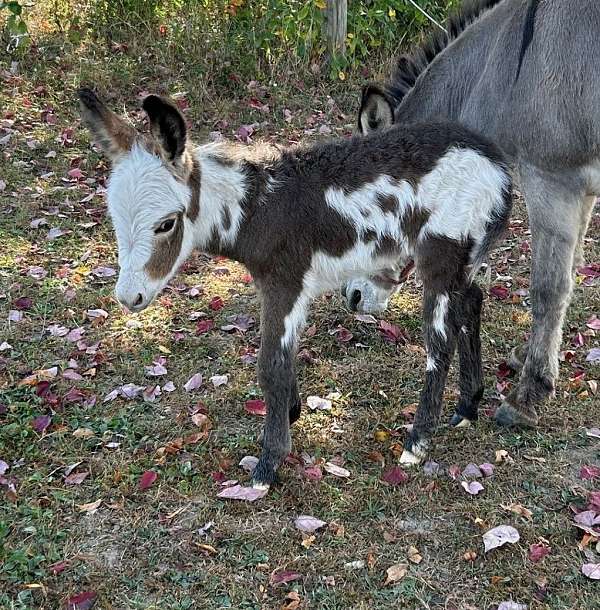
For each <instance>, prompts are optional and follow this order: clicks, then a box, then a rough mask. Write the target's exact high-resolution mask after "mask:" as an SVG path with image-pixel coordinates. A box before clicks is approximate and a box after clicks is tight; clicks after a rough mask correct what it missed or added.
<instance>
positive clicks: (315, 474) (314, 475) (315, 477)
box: [304, 466, 323, 481]
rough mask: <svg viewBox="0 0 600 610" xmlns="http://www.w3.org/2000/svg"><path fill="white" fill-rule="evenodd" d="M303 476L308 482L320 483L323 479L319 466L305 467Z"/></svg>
mask: <svg viewBox="0 0 600 610" xmlns="http://www.w3.org/2000/svg"><path fill="white" fill-rule="evenodd" d="M304 476H305V477H306V478H307V479H309V480H310V481H320V480H321V479H322V478H323V472H322V471H321V468H320V467H319V466H307V467H306V468H305V469H304Z"/></svg>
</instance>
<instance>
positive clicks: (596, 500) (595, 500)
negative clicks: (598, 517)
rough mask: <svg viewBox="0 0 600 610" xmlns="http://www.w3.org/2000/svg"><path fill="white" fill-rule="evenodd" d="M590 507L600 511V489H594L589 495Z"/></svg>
mask: <svg viewBox="0 0 600 610" xmlns="http://www.w3.org/2000/svg"><path fill="white" fill-rule="evenodd" d="M589 501H590V503H589V505H588V509H589V510H593V511H596V512H597V513H600V491H592V492H591V493H590V496H589Z"/></svg>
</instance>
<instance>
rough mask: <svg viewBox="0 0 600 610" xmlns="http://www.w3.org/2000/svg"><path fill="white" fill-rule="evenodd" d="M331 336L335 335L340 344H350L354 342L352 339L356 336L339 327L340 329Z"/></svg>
mask: <svg viewBox="0 0 600 610" xmlns="http://www.w3.org/2000/svg"><path fill="white" fill-rule="evenodd" d="M331 334H333V335H335V338H336V339H337V340H338V341H339V342H340V343H348V342H349V341H352V338H353V337H354V335H353V334H352V333H351V332H350V331H349V330H348V329H347V328H344V327H343V326H338V328H336V329H335V330H334V331H332V333H331Z"/></svg>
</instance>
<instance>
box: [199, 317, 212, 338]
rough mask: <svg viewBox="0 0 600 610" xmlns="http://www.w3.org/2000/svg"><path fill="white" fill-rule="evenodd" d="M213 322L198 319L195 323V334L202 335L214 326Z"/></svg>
mask: <svg viewBox="0 0 600 610" xmlns="http://www.w3.org/2000/svg"><path fill="white" fill-rule="evenodd" d="M214 325H215V323H214V322H213V321H212V320H200V321H199V322H198V324H196V334H197V335H203V334H204V333H207V332H208V331H210V330H212V329H213V328H214Z"/></svg>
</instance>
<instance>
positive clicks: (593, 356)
mask: <svg viewBox="0 0 600 610" xmlns="http://www.w3.org/2000/svg"><path fill="white" fill-rule="evenodd" d="M585 361H586V362H591V363H592V364H598V363H599V362H600V347H594V348H592V349H591V350H590V351H589V352H588V355H587V356H586V358H585Z"/></svg>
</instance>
